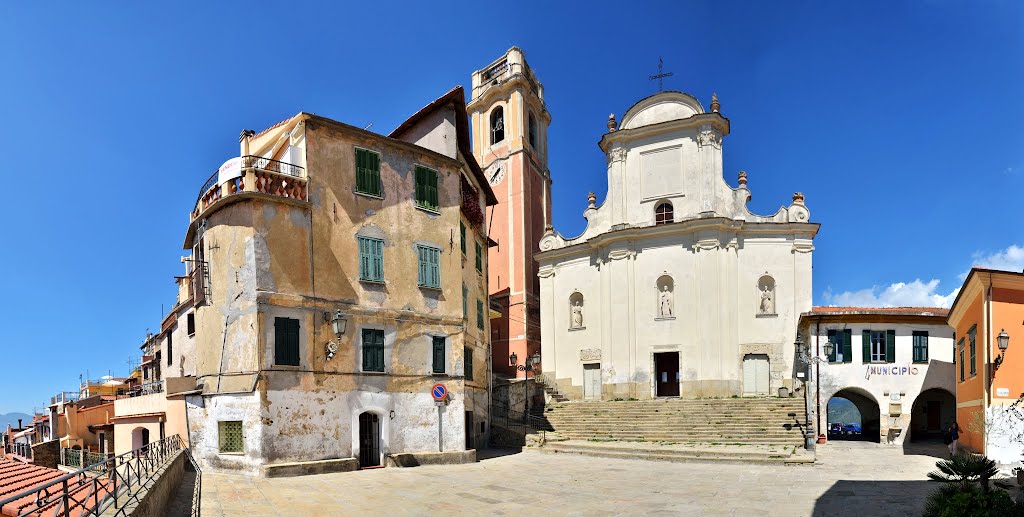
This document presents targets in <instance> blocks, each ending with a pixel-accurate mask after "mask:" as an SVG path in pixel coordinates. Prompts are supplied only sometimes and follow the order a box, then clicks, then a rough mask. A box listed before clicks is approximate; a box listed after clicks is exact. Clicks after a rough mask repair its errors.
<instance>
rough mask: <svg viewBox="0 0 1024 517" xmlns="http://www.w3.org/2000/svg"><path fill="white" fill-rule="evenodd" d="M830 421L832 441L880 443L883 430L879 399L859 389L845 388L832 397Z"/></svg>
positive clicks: (830, 401) (828, 411)
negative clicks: (876, 399)
mask: <svg viewBox="0 0 1024 517" xmlns="http://www.w3.org/2000/svg"><path fill="white" fill-rule="evenodd" d="M826 422H827V425H826V426H825V429H826V430H827V433H828V439H830V440H863V441H868V442H878V441H879V437H880V435H881V432H882V413H881V410H880V409H879V407H878V402H877V401H875V397H873V396H872V395H871V394H870V393H868V392H867V391H864V390H862V389H858V388H844V389H841V390H839V391H837V392H836V393H835V394H834V395H832V397H831V398H829V399H828V406H827V411H826Z"/></svg>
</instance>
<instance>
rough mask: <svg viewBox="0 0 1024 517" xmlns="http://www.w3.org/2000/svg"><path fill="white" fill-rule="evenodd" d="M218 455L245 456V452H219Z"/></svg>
mask: <svg viewBox="0 0 1024 517" xmlns="http://www.w3.org/2000/svg"><path fill="white" fill-rule="evenodd" d="M217 455H218V456H245V453H244V452H217Z"/></svg>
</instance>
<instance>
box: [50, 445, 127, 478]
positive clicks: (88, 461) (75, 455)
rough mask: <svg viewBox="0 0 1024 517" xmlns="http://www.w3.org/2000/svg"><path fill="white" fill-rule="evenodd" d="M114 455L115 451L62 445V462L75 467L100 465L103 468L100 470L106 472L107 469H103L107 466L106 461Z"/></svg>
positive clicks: (66, 465)
mask: <svg viewBox="0 0 1024 517" xmlns="http://www.w3.org/2000/svg"><path fill="white" fill-rule="evenodd" d="M113 457H114V454H113V453H100V452H89V451H86V450H82V449H69V448H67V447H61V449H60V464H61V465H64V466H65V467H71V468H73V469H80V468H83V467H89V466H92V465H100V467H101V470H99V472H106V470H102V469H105V468H106V464H105V463H104V462H105V461H106V460H108V459H110V458H113Z"/></svg>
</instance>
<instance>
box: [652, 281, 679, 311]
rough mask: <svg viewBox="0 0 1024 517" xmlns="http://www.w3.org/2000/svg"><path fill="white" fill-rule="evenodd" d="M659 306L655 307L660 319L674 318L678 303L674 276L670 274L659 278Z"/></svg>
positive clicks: (656, 285)
mask: <svg viewBox="0 0 1024 517" xmlns="http://www.w3.org/2000/svg"><path fill="white" fill-rule="evenodd" d="M655 287H656V288H657V293H656V295H657V300H656V301H657V304H656V305H655V307H656V310H655V314H656V315H657V316H658V317H659V318H672V317H675V314H676V302H675V291H676V284H675V280H674V279H673V278H672V275H669V274H668V273H662V274H661V276H659V277H658V280H657V283H656V284H655Z"/></svg>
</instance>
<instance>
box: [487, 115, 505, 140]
mask: <svg viewBox="0 0 1024 517" xmlns="http://www.w3.org/2000/svg"><path fill="white" fill-rule="evenodd" d="M490 121H491V145H494V144H496V143H498V142H501V141H502V140H504V139H505V108H503V107H501V106H495V107H494V109H492V110H491V118H490Z"/></svg>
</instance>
